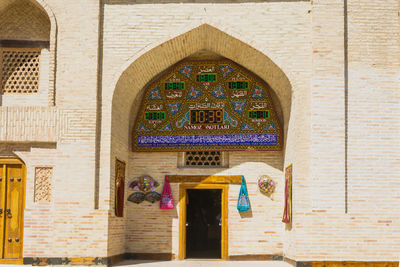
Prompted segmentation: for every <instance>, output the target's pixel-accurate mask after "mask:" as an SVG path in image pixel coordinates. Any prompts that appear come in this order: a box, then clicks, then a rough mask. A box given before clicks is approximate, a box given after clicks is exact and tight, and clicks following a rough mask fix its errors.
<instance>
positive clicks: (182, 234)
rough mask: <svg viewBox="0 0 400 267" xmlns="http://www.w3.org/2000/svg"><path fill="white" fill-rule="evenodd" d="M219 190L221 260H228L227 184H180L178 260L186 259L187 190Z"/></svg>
mask: <svg viewBox="0 0 400 267" xmlns="http://www.w3.org/2000/svg"><path fill="white" fill-rule="evenodd" d="M192 189H198V190H202V189H203V190H207V189H208V190H220V192H221V239H220V240H221V246H220V250H221V253H220V255H221V257H220V258H221V259H224V260H227V259H228V184H185V183H184V184H181V185H180V189H179V192H180V194H179V195H180V196H179V259H180V260H183V259H186V258H187V255H186V248H187V244H186V240H187V238H186V237H187V228H186V221H187V210H186V207H187V205H186V203H187V200H188V199H187V198H188V194H187V191H188V190H192Z"/></svg>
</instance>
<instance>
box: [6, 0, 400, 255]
mask: <svg viewBox="0 0 400 267" xmlns="http://www.w3.org/2000/svg"><path fill="white" fill-rule="evenodd" d="M6 2H7V1H6ZM177 2H178V1H161V0H152V1H134V0H103V1H87V0H76V1H68V3H66V1H61V0H17V1H11V0H10V1H9V3H0V41H2V40H25V41H44V42H48V47H46V48H43V49H42V53H41V66H40V85H39V90H38V93H37V94H31V95H22V94H21V95H18V94H17V95H9V94H3V95H0V156H1V157H18V158H20V159H21V160H23V161H24V163H25V165H26V167H27V183H26V185H27V186H26V204H25V215H24V221H25V224H24V244H23V256H24V257H31V258H35V257H42V258H61V257H70V258H79V257H88V258H91V257H103V258H104V257H111V256H116V255H120V254H124V253H171V254H175V255H177V254H178V247H179V245H178V243H179V242H178V240H179V226H178V218H179V207H176V208H175V209H173V210H170V211H160V210H159V208H158V205H157V204H150V203H142V204H140V205H136V204H133V203H131V202H126V203H125V210H124V217H116V216H115V212H114V198H115V196H114V184H115V182H114V178H115V177H114V175H115V158H118V159H120V160H123V161H124V162H126V163H127V173H126V183H128V182H130V181H131V180H132V179H134V178H137V177H139V176H140V175H144V174H147V175H151V176H152V177H153V178H155V179H156V180H157V181H159V182H160V183H161V184H162V182H163V177H164V175H166V174H178V175H191V174H193V175H194V174H202V175H205V174H207V175H245V177H246V179H247V181H248V190H249V194H250V201H251V204H252V214H251V216H248V217H241V216H240V215H239V214H238V212H237V211H236V208H235V205H236V198H237V194H238V191H239V186H238V185H230V186H229V218H228V221H229V255H230V256H239V255H283V256H285V257H287V258H289V259H292V260H296V261H328V260H329V261H376V260H381V261H398V260H399V252H400V230H399V229H400V221H399V218H400V216H399V215H400V212H399V210H398V208H396V207H398V206H399V204H400V200H399V194H398V193H397V192H396V191H395V190H394V189H395V188H399V186H400V180H399V177H400V164H399V160H398V158H399V152H398V151H399V149H400V147H399V146H400V145H399V144H400V133H399V129H400V121H399V119H398V118H399V117H400V105H399V104H400V93H399V92H400V90H399V74H400V71H399V49H400V45H399V19H398V11H399V4H398V1H397V0H387V1H379V0H369V1H365V0H361V1H355V0H348V1H347V2H345V3H343V2H342V1H328V0H317V1H300V0H295V1H204V2H205V3H197V2H203V1H179V2H184V3H177ZM213 2H215V3H213ZM222 2H223V3H222ZM345 4H346V5H345ZM345 10H347V13H345ZM346 22H347V23H346ZM0 44H1V43H0ZM0 49H1V47H0ZM199 51H203V52H204V51H206V52H205V53H206V54H207V53H208V54H215V55H218V56H222V57H226V58H228V59H230V60H233V61H235V62H236V63H238V64H240V65H242V66H243V67H245V68H247V69H248V70H249V71H251V72H253V73H254V74H255V75H257V76H259V77H260V78H262V79H263V80H264V81H266V82H267V83H268V84H269V85H270V86H271V88H272V90H273V92H272V93H273V98H274V102H275V103H276V104H277V105H278V110H279V112H280V114H281V117H282V127H283V129H284V131H283V133H284V149H283V150H282V151H281V152H252V151H243V152H229V162H228V163H229V166H228V167H227V168H220V169H207V170H202V169H185V168H178V158H179V154H178V153H172V152H168V153H161V152H157V153H155V152H153V153H133V152H131V149H130V148H131V141H130V137H131V129H132V127H133V123H134V120H135V117H136V113H137V108H138V106H139V104H140V101H141V97H142V94H143V88H144V87H145V86H146V85H147V84H148V83H149V82H150V81H151V80H152V79H153V78H154V77H156V76H157V75H158V74H160V73H161V72H163V71H164V70H165V69H167V68H168V67H170V66H172V65H173V64H175V63H176V62H178V61H180V60H182V59H184V58H186V57H188V56H190V55H193V54H195V53H198V52H199ZM0 63H1V60H0ZM0 73H1V71H0ZM148 162H157V163H156V164H149V163H148ZM289 164H293V224H292V227H285V225H284V224H282V223H281V216H282V213H283V204H284V196H283V192H284V168H285V167H286V166H288V165H289ZM37 168H52V172H51V173H52V176H51V183H50V187H51V190H50V191H51V194H50V195H49V201H45V202H43V201H38V202H35V201H34V199H35V170H37ZM264 174H268V175H270V176H271V177H273V178H274V179H275V180H276V181H277V182H278V187H277V190H276V192H275V193H274V195H273V198H272V199H270V198H267V197H265V196H264V195H262V194H260V192H258V189H257V186H256V181H257V179H258V177H259V176H260V175H264ZM125 188H126V192H125V196H126V197H127V196H128V195H129V193H130V191H129V189H128V186H127V185H125ZM158 191H160V190H158ZM172 191H173V194H174V198H175V199H178V197H179V185H178V184H173V185H172ZM126 197H125V198H126ZM148 225H151V228H152V229H153V230H154V231H152V232H148V231H146V230H147V229H148Z"/></svg>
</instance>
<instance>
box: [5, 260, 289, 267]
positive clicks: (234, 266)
mask: <svg viewBox="0 0 400 267" xmlns="http://www.w3.org/2000/svg"><path fill="white" fill-rule="evenodd" d="M0 266H1V267H2V266H7V267H21V266H23V267H27V266H32V265H8V264H4V265H0ZM53 266H58V267H66V266H67V265H53ZM70 266H71V267H88V265H70ZM90 266H91V267H94V266H96V265H90ZM113 266H121V267H164V266H166V267H172V266H173V267H293V266H292V265H290V264H289V263H286V262H284V261H219V260H214V261H209V260H185V261H145V260H127V261H122V262H119V263H117V264H115V265H113Z"/></svg>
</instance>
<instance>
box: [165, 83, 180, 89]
mask: <svg viewBox="0 0 400 267" xmlns="http://www.w3.org/2000/svg"><path fill="white" fill-rule="evenodd" d="M164 85H165V90H185V82H167V83H164Z"/></svg>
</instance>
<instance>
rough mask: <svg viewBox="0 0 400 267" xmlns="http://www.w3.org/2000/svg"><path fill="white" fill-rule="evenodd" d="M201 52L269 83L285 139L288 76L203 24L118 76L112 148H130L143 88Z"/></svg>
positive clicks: (260, 55) (261, 56)
mask: <svg viewBox="0 0 400 267" xmlns="http://www.w3.org/2000/svg"><path fill="white" fill-rule="evenodd" d="M199 51H208V53H213V54H216V55H219V56H221V57H224V58H227V59H229V60H232V61H233V62H235V63H237V64H239V65H241V66H243V67H245V68H246V69H248V70H249V71H251V72H252V73H254V74H255V75H257V76H259V77H260V78H261V79H262V80H264V81H265V82H267V83H268V84H269V86H270V87H271V89H272V92H273V95H275V97H276V102H277V103H279V106H280V109H281V112H282V121H281V123H282V128H283V136H284V138H286V136H287V134H286V133H287V131H288V121H289V117H290V108H291V95H292V87H291V83H290V81H289V79H288V77H287V76H286V75H285V73H284V72H283V71H282V70H281V69H280V68H279V66H277V65H276V64H275V63H274V62H273V61H272V60H271V59H270V58H269V57H268V56H267V55H265V54H263V53H262V52H260V51H258V50H256V49H254V48H253V47H251V46H250V45H248V44H246V43H244V42H242V41H240V40H239V39H237V38H234V37H232V36H230V35H228V34H226V33H225V32H223V31H221V30H219V29H217V28H215V27H213V26H210V25H208V24H203V25H201V26H199V27H197V28H194V29H192V30H190V31H188V32H186V33H184V34H181V35H179V36H177V37H175V38H172V39H170V40H169V41H167V42H164V43H162V44H160V45H158V46H156V47H154V48H152V49H151V50H149V51H148V52H146V53H144V54H142V55H140V56H138V57H135V58H133V59H132V61H131V63H130V64H129V66H128V67H127V68H126V69H125V70H124V71H123V72H122V74H121V75H120V76H119V78H118V81H117V82H116V85H115V89H114V94H113V99H112V107H111V109H112V113H111V114H112V116H111V139H112V140H111V149H112V150H113V149H114V148H116V149H118V150H119V149H120V148H123V149H124V150H125V151H126V152H127V151H128V150H129V145H130V141H129V140H130V136H131V129H132V127H133V124H134V119H135V115H134V114H135V112H133V111H134V110H135V108H136V107H137V105H138V104H139V101H140V100H139V99H141V97H140V96H141V94H142V93H143V92H142V91H143V88H145V87H146V85H147V84H148V83H149V82H151V81H152V80H153V79H154V78H155V77H157V76H158V75H159V74H160V73H163V71H165V70H166V69H168V68H169V67H170V66H172V65H174V64H176V63H177V62H178V61H180V60H182V59H184V58H187V57H189V56H191V55H194V54H196V53H198V52H199ZM285 143H286V142H285V141H284V144H285ZM117 146H118V148H117ZM114 152H115V151H114ZM112 154H114V153H113V151H112Z"/></svg>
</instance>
